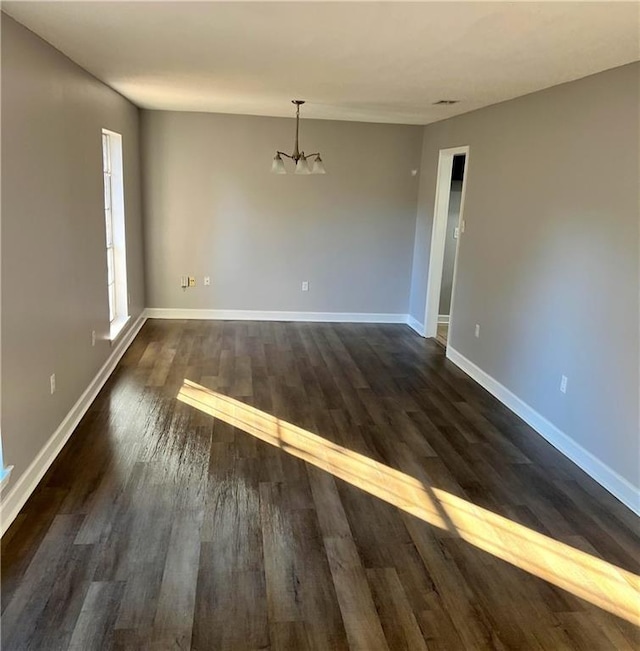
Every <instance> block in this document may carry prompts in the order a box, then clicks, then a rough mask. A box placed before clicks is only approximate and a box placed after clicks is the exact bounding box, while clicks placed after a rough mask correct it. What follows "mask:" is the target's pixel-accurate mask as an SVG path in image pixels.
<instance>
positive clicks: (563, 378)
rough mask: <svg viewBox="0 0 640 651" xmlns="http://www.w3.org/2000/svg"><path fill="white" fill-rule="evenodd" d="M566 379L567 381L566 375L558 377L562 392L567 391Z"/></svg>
mask: <svg viewBox="0 0 640 651" xmlns="http://www.w3.org/2000/svg"><path fill="white" fill-rule="evenodd" d="M568 381H569V379H568V378H567V376H566V375H563V376H562V378H561V379H560V391H561V392H562V393H566V392H567V382H568Z"/></svg>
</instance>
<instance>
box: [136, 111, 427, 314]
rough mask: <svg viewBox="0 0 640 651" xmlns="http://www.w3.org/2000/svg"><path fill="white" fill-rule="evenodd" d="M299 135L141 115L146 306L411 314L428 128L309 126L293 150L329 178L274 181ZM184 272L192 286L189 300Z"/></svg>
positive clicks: (282, 126)
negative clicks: (315, 156)
mask: <svg viewBox="0 0 640 651" xmlns="http://www.w3.org/2000/svg"><path fill="white" fill-rule="evenodd" d="M303 116H304V109H303ZM294 129H295V122H294V120H293V119H287V118H263V117H251V116H237V115H216V114H205V113H173V112H157V111H143V113H142V134H143V136H142V143H143V148H142V152H143V169H144V178H143V196H144V204H145V238H146V239H145V245H146V251H145V252H146V281H147V300H148V303H147V304H148V306H149V307H159V308H214V309H245V310H291V311H317V312H369V313H371V312H374V313H400V314H406V313H407V312H408V308H409V288H410V284H411V258H412V254H413V241H414V233H415V215H416V200H417V190H418V177H413V176H411V170H412V169H413V168H417V167H418V166H419V160H420V146H421V138H422V128H421V127H412V126H396V125H387V124H385V125H382V124H364V123H355V122H337V121H323V120H305V119H304V117H303V119H302V121H301V144H302V146H303V148H304V149H305V150H306V151H307V152H312V151H318V150H320V151H321V153H322V155H323V158H324V161H325V164H326V167H327V171H328V173H327V174H326V175H325V176H319V175H313V176H296V175H293V174H291V175H286V176H278V175H275V174H271V172H270V168H271V160H272V157H273V155H274V153H275V150H276V149H280V150H285V151H290V149H292V148H293V136H294ZM286 164H288V162H287V163H286ZM290 169H292V168H290ZM187 274H188V275H195V276H196V277H197V282H198V285H197V286H196V288H194V289H189V290H187V291H183V290H182V289H181V288H180V285H179V280H180V276H181V275H187ZM204 275H209V276H211V286H210V287H203V286H202V278H203V276H204ZM303 280H307V281H309V292H305V293H303V292H301V289H300V288H301V282H302V281H303Z"/></svg>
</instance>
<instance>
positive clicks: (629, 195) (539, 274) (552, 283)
mask: <svg viewBox="0 0 640 651" xmlns="http://www.w3.org/2000/svg"><path fill="white" fill-rule="evenodd" d="M639 77H640V64H632V65H628V66H623V67H621V68H617V69H614V70H610V71H607V72H604V73H601V74H598V75H594V76H591V77H587V78H585V79H581V80H579V81H576V82H572V83H568V84H563V85H561V86H556V87H554V88H551V89H549V90H545V91H542V92H538V93H534V94H532V95H528V96H526V97H522V98H519V99H516V100H513V101H510V102H506V103H503V104H499V105H496V106H493V107H489V108H487V109H483V110H480V111H475V112H473V113H468V114H466V115H462V116H459V117H456V118H453V119H451V120H447V121H443V122H439V123H437V124H433V125H429V126H427V127H425V132H424V146H423V157H422V169H421V182H420V198H419V208H418V220H417V228H416V243H415V255H414V265H413V284H412V296H411V314H412V315H413V316H414V317H415V318H416V319H418V320H419V321H420V322H422V321H423V320H424V310H425V296H426V280H427V279H426V274H427V265H428V255H429V245H430V238H431V224H432V211H433V205H434V194H435V185H436V167H437V164H438V151H439V150H440V149H442V148H447V147H456V146H463V145H469V147H470V154H469V158H468V165H467V169H466V171H465V174H466V176H467V194H466V200H465V216H464V217H465V222H466V232H465V234H464V235H463V237H462V239H461V242H460V248H459V258H458V274H457V280H456V295H455V299H454V305H453V325H452V331H451V332H450V335H449V336H450V339H449V342H450V345H451V346H452V347H453V348H454V349H456V350H457V351H459V352H460V353H461V354H462V355H464V356H465V357H467V358H468V359H470V360H471V361H472V362H474V363H475V364H477V365H478V366H479V367H480V368H481V369H483V370H484V371H486V372H487V373H488V374H489V375H491V376H493V377H494V378H495V379H496V380H498V381H499V382H501V383H502V384H503V385H504V386H506V387H507V388H508V389H510V390H511V391H512V392H513V393H515V394H516V395H517V396H519V397H520V398H521V399H522V400H524V401H525V402H527V403H528V404H529V405H530V406H531V407H533V408H534V409H535V410H537V411H538V412H539V413H540V414H542V415H543V416H545V417H546V418H547V419H548V420H550V421H551V422H552V423H553V424H554V425H556V427H558V428H560V429H561V430H562V431H564V432H565V433H566V434H567V435H569V436H570V437H571V438H573V439H574V440H575V441H576V442H578V443H579V444H580V445H582V446H583V447H584V448H586V449H587V450H588V451H589V452H591V453H592V454H594V455H595V456H596V457H597V458H599V459H600V460H601V461H603V462H604V463H605V464H607V465H608V466H609V467H610V468H612V469H613V470H615V471H617V472H618V473H619V474H620V475H622V476H623V477H624V478H626V479H627V480H628V481H630V482H632V483H633V484H635V485H636V486H639V485H640V481H639V463H638V459H639V456H638V455H639V451H638V445H639V423H638V387H639V378H638V369H639V351H638V334H639V323H638V314H639V309H638V308H639V306H638V295H639V292H638V290H639V269H638V260H639V255H638V242H639V233H638V224H639V215H638V210H639V209H638V199H639V197H638V178H639V177H638V172H639V169H638V142H639V129H638V120H639ZM476 323H479V324H480V326H481V337H480V338H479V339H476V338H475V337H474V325H475V324H476ZM562 374H564V375H567V376H568V378H569V383H568V392H567V394H566V395H563V394H561V393H560V392H559V384H560V377H561V375H562Z"/></svg>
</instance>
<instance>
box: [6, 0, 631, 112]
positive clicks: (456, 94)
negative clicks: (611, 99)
mask: <svg viewBox="0 0 640 651" xmlns="http://www.w3.org/2000/svg"><path fill="white" fill-rule="evenodd" d="M2 8H3V11H5V12H6V13H8V14H10V15H11V16H13V17H14V18H15V19H16V20H18V21H19V22H21V23H22V24H24V25H26V26H27V27H28V28H29V29H31V30H32V31H34V32H36V33H37V34H39V35H40V36H42V37H43V38H44V39H45V40H47V41H49V43H51V44H52V45H54V46H55V47H56V48H58V49H59V50H61V51H62V52H64V53H65V54H67V55H68V56H69V57H70V58H71V59H73V60H74V61H76V62H77V63H79V64H80V65H81V66H83V67H84V68H86V69H87V70H89V71H90V72H91V73H93V74H94V75H95V76H96V77H98V78H99V79H101V80H103V81H104V82H105V83H107V84H108V85H109V86H112V87H113V88H115V89H116V90H118V91H119V92H120V93H122V94H123V95H124V96H126V97H128V98H129V99H130V100H131V101H132V102H134V103H135V104H137V105H138V106H141V107H144V108H153V109H170V110H180V111H213V112H219V113H245V114H252V115H274V116H291V115H293V107H292V106H291V104H290V100H291V99H293V98H301V99H306V100H307V101H308V104H307V105H306V106H305V107H304V109H303V116H304V117H307V118H309V117H315V118H326V119H340V120H360V121H367V122H397V123H407V124H427V123H429V122H434V121H437V120H441V119H443V118H446V117H450V116H452V115H457V114H459V113H465V112H467V111H471V110H473V109H477V108H480V107H482V106H487V105H489V104H494V103H496V102H500V101H503V100H506V99H510V98H513V97H517V96H519V95H524V94H526V93H530V92H533V91H536V90H539V89H541V88H546V87H548V86H553V85H555V84H559V83H562V82H565V81H570V80H572V79H578V78H580V77H584V76H586V75H589V74H592V73H595V72H600V71H602V70H606V69H608V68H613V67H616V66H619V65H623V64H625V63H629V62H631V61H635V60H638V59H640V49H639V39H640V31H639V27H640V25H639V8H640V5H639V4H637V3H626V2H625V3H618V2H602V3H601V2H592V3H589V2H449V3H444V2H415V3H408V2H407V3H405V2H386V3H369V2H355V3H349V2H340V3H337V2H318V3H316V2H313V3H311V2H295V3H286V2H266V3H263V2H237V3H231V2H149V1H145V2H113V1H111V2H89V1H84V2H3V3H2ZM449 98H452V99H459V100H460V103H459V104H455V105H453V106H433V103H434V102H436V101H437V100H440V99H449Z"/></svg>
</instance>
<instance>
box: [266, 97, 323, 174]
mask: <svg viewBox="0 0 640 651" xmlns="http://www.w3.org/2000/svg"><path fill="white" fill-rule="evenodd" d="M291 103H292V104H295V105H296V142H295V145H294V147H293V153H292V154H287V153H285V152H283V151H277V152H276V155H275V156H274V157H273V163H272V164H271V171H272V172H273V173H274V174H286V173H287V168H286V167H285V165H284V160H282V157H283V156H285V157H286V158H290V159H291V160H292V161H293V162H294V163H295V165H296V168H295V173H296V174H326V173H327V172H326V170H325V169H324V163H323V162H322V158H320V154H319V153H318V152H316V153H315V154H305V153H304V151H300V148H299V146H298V137H299V134H300V107H301V106H302V105H303V104H304V100H303V99H293V100H291ZM310 158H313V159H314V160H313V167H309V159H310Z"/></svg>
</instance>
